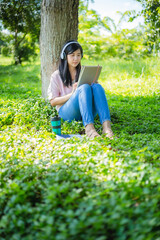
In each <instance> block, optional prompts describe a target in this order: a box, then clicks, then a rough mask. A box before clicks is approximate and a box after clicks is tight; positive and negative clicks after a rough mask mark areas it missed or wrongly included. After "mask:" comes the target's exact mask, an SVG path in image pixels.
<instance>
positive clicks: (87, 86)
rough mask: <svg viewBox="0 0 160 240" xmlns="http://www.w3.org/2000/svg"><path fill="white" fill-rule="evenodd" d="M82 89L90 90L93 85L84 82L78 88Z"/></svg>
mask: <svg viewBox="0 0 160 240" xmlns="http://www.w3.org/2000/svg"><path fill="white" fill-rule="evenodd" d="M78 89H79V90H80V91H89V90H90V89H91V86H90V85H89V84H86V83H85V84H83V85H81V86H80V87H79V88H78Z"/></svg>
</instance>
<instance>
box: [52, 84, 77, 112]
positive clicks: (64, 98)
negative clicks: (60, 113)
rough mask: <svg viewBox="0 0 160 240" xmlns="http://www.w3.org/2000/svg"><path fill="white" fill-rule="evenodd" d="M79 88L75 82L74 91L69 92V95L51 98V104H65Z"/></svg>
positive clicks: (53, 105)
mask: <svg viewBox="0 0 160 240" xmlns="http://www.w3.org/2000/svg"><path fill="white" fill-rule="evenodd" d="M76 88H77V83H74V84H73V89H72V92H71V93H69V94H67V95H64V96H62V97H55V98H54V99H51V100H50V104H51V106H52V107H55V106H56V105H63V104H64V103H65V102H67V101H68V99H69V98H70V97H71V96H72V94H73V93H74V91H75V90H76Z"/></svg>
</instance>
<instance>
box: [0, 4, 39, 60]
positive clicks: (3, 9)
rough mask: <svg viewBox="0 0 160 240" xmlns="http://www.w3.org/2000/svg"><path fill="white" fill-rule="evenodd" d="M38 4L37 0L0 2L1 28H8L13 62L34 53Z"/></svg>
mask: <svg viewBox="0 0 160 240" xmlns="http://www.w3.org/2000/svg"><path fill="white" fill-rule="evenodd" d="M40 5H41V1H39V0H19V1H17V0H1V2H0V18H1V20H2V24H3V28H4V29H8V30H9V34H8V35H9V37H8V45H11V44H12V46H13V47H14V48H13V54H14V60H15V64H18V63H21V62H22V61H23V60H29V57H30V56H33V55H34V54H35V48H36V43H37V42H38V39H39V33H40V7H41V6H40ZM6 47H7V46H6Z"/></svg>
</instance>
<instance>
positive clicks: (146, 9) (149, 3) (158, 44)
mask: <svg viewBox="0 0 160 240" xmlns="http://www.w3.org/2000/svg"><path fill="white" fill-rule="evenodd" d="M137 1H138V2H140V3H141V4H142V8H143V9H142V11H141V12H140V14H141V15H143V16H144V19H145V24H146V27H147V30H146V32H147V44H148V45H149V46H150V50H153V51H154V53H155V51H158V50H159V48H160V0H137Z"/></svg>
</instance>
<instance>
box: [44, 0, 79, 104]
mask: <svg viewBox="0 0 160 240" xmlns="http://www.w3.org/2000/svg"><path fill="white" fill-rule="evenodd" d="M78 6H79V0H63V1H62V0H43V1H42V6H41V32H40V53H41V79H42V97H44V98H45V99H47V89H48V85H49V81H50V77H51V74H52V73H53V72H54V71H55V70H56V69H57V67H58V62H59V56H60V51H61V48H62V45H63V44H64V43H65V41H67V40H72V39H74V40H77V37H78Z"/></svg>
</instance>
